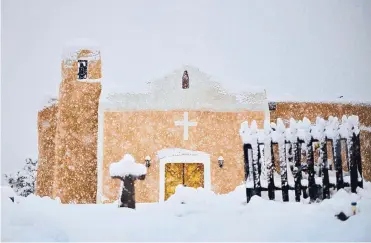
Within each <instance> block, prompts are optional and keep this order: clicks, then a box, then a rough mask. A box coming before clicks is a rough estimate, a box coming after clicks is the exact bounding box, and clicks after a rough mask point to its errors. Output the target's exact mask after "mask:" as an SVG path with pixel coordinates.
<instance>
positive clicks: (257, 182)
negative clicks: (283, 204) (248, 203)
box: [250, 120, 261, 196]
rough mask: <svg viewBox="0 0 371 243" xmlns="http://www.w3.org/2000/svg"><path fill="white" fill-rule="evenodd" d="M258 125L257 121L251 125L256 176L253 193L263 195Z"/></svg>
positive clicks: (254, 174)
mask: <svg viewBox="0 0 371 243" xmlns="http://www.w3.org/2000/svg"><path fill="white" fill-rule="evenodd" d="M257 133H258V127H257V125H256V121H255V120H254V121H252V123H251V127H250V136H251V141H252V143H251V149H252V150H251V154H252V167H253V176H254V191H253V195H257V196H261V185H260V174H259V153H260V152H259V144H258V136H257Z"/></svg>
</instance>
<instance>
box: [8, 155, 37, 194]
mask: <svg viewBox="0 0 371 243" xmlns="http://www.w3.org/2000/svg"><path fill="white" fill-rule="evenodd" d="M36 174H37V160H32V159H30V158H28V159H26V164H25V166H24V167H23V168H22V169H21V170H20V171H17V172H16V173H10V174H5V175H4V176H5V179H6V181H7V183H8V184H9V186H10V187H11V188H12V189H13V190H14V191H15V192H16V193H17V194H18V195H19V196H23V197H27V196H28V195H30V194H33V193H34V192H35V181H36Z"/></svg>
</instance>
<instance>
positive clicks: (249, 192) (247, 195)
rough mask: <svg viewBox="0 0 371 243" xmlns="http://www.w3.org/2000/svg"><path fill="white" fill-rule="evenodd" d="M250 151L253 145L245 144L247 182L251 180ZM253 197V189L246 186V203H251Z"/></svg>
mask: <svg viewBox="0 0 371 243" xmlns="http://www.w3.org/2000/svg"><path fill="white" fill-rule="evenodd" d="M249 149H251V145H249V144H244V145H243V157H244V162H245V182H247V180H248V179H249V173H250V171H249ZM251 197H252V188H251V187H248V186H246V201H247V202H249V201H250V199H251Z"/></svg>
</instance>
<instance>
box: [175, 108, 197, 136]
mask: <svg viewBox="0 0 371 243" xmlns="http://www.w3.org/2000/svg"><path fill="white" fill-rule="evenodd" d="M175 126H184V129H183V138H184V140H188V128H189V127H195V126H197V122H191V121H188V112H187V111H186V112H184V120H183V121H175Z"/></svg>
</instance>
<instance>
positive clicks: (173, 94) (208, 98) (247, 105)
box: [100, 65, 268, 111]
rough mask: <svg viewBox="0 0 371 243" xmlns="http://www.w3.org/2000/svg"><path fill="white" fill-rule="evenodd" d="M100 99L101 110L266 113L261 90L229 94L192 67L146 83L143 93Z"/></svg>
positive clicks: (110, 92) (112, 93)
mask: <svg viewBox="0 0 371 243" xmlns="http://www.w3.org/2000/svg"><path fill="white" fill-rule="evenodd" d="M184 70H187V74H188V76H189V88H183V85H182V80H183V76H184ZM105 94H106V95H103V94H102V96H101V102H100V103H101V108H103V109H104V110H123V111H133V110H165V111H166V110H177V109H188V110H207V111H238V110H264V111H265V110H267V109H268V101H267V98H266V93H265V90H264V89H259V90H250V91H249V90H244V91H241V92H239V93H229V92H227V91H226V90H225V89H223V88H222V87H221V85H220V84H219V83H217V82H215V81H213V80H212V79H211V77H210V75H208V74H206V73H204V72H201V71H200V70H199V69H198V68H195V67H192V66H188V65H187V66H183V67H181V68H179V69H177V70H175V71H174V72H172V73H170V74H168V75H166V76H165V77H163V78H161V79H158V80H155V81H151V82H148V92H147V93H136V94H135V93H118V92H116V90H105Z"/></svg>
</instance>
